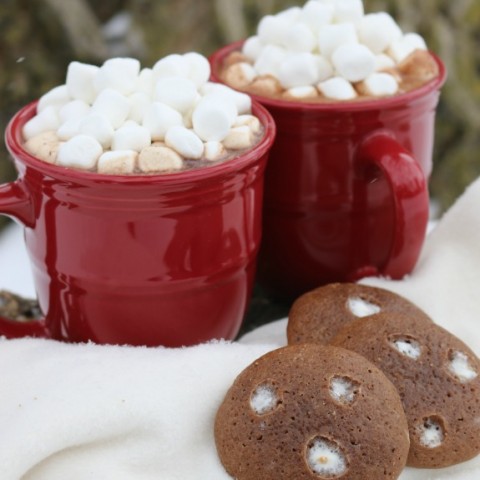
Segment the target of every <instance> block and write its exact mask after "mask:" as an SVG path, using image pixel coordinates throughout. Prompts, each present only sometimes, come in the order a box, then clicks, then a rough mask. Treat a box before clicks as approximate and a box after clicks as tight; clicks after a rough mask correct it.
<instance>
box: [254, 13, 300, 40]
mask: <svg viewBox="0 0 480 480" xmlns="http://www.w3.org/2000/svg"><path fill="white" fill-rule="evenodd" d="M291 24H292V21H291V20H290V19H288V18H287V17H282V16H277V15H266V16H265V17H263V18H262V19H261V20H260V23H259V24H258V29H257V35H258V38H260V40H261V41H262V43H264V44H270V45H281V44H282V42H283V37H284V35H285V31H286V30H287V29H288V27H289V26H290V25H291Z"/></svg>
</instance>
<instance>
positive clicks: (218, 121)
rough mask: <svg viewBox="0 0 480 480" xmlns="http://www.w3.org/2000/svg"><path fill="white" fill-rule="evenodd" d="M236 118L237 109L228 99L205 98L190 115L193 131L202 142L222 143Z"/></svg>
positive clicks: (213, 96) (211, 96)
mask: <svg viewBox="0 0 480 480" xmlns="http://www.w3.org/2000/svg"><path fill="white" fill-rule="evenodd" d="M236 117H237V107H236V106H235V104H234V103H233V101H232V100H230V99H229V98H224V97H216V96H215V95H214V94H212V95H210V96H206V97H204V98H203V100H202V101H201V102H200V103H199V104H198V105H197V107H196V108H195V110H194V111H193V115H192V123H193V130H194V131H195V133H196V134H197V135H198V136H199V137H200V138H201V139H202V140H204V141H206V142H208V141H217V142H220V141H222V140H223V139H224V138H225V137H226V136H227V134H228V132H229V131H230V127H231V126H232V125H233V122H234V121H235V119H236Z"/></svg>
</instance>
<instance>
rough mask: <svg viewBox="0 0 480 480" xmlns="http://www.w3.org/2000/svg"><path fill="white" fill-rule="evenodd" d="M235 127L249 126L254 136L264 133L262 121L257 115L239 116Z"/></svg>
mask: <svg viewBox="0 0 480 480" xmlns="http://www.w3.org/2000/svg"><path fill="white" fill-rule="evenodd" d="M233 126H234V127H244V126H247V127H249V128H250V130H251V131H252V133H253V134H254V135H257V134H259V133H260V132H261V131H262V124H261V123H260V120H259V119H258V118H257V117H255V115H239V116H238V117H237V118H236V119H235V122H234V124H233Z"/></svg>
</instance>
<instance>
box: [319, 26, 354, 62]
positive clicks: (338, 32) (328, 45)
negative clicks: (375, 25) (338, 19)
mask: <svg viewBox="0 0 480 480" xmlns="http://www.w3.org/2000/svg"><path fill="white" fill-rule="evenodd" d="M356 43H358V37H357V31H356V29H355V26H354V25H353V23H340V24H338V25H325V26H323V27H321V28H320V31H319V33H318V46H319V48H320V53H321V55H323V56H324V57H326V58H327V59H330V58H331V56H332V54H333V52H334V51H335V50H336V49H337V48H338V47H340V46H342V45H351V44H356Z"/></svg>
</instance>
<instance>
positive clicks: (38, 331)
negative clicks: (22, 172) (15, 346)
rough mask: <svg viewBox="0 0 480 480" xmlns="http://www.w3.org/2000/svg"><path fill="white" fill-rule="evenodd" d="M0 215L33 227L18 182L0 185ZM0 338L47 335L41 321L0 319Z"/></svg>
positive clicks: (22, 191)
mask: <svg viewBox="0 0 480 480" xmlns="http://www.w3.org/2000/svg"><path fill="white" fill-rule="evenodd" d="M0 214H2V215H7V216H10V217H13V218H15V219H17V220H19V221H20V222H22V223H23V224H24V225H28V226H32V225H33V214H32V205H31V202H30V198H29V195H28V193H27V191H26V190H25V188H24V187H23V184H22V183H21V181H20V180H17V181H16V182H12V183H5V184H3V185H0ZM0 336H4V337H6V338H21V337H42V338H47V337H48V336H49V335H48V332H47V328H46V326H45V322H44V321H43V320H34V321H26V322H19V321H15V320H9V319H7V318H2V317H0Z"/></svg>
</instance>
